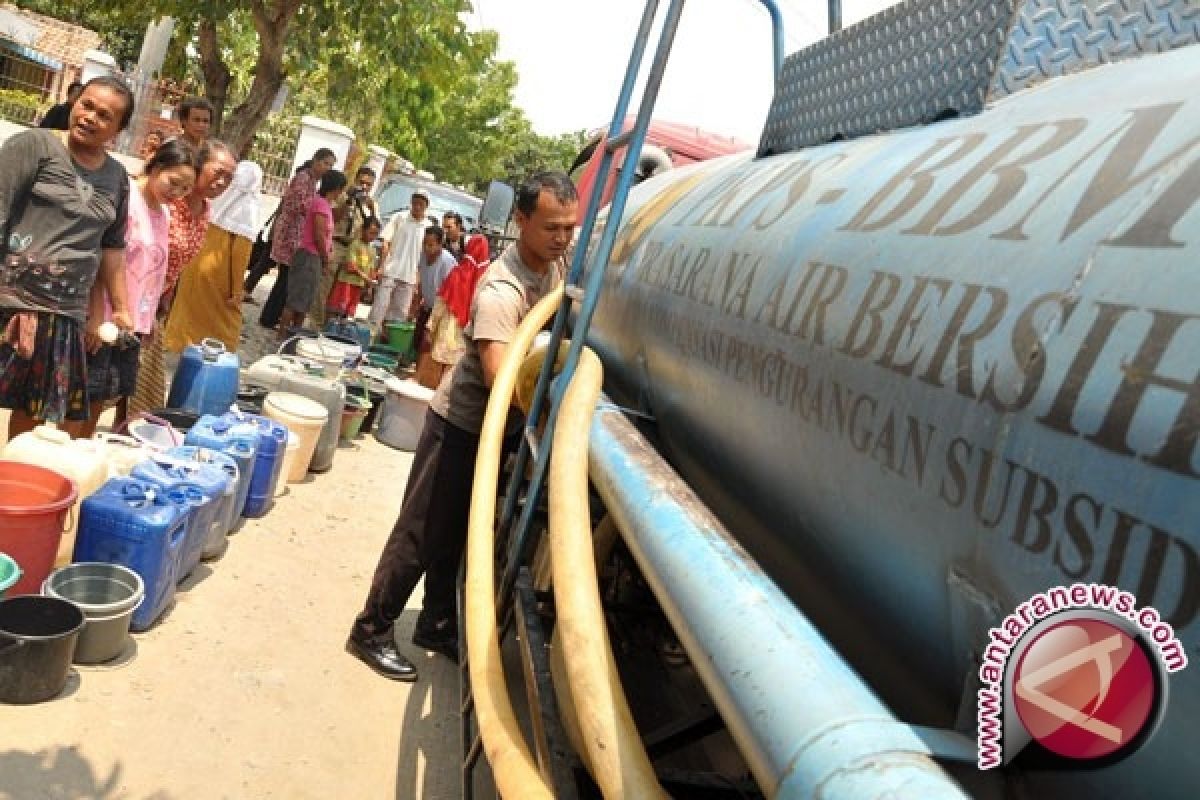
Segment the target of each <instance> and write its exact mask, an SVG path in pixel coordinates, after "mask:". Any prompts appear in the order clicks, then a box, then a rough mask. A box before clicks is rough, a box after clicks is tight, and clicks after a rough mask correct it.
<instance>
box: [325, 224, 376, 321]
mask: <svg viewBox="0 0 1200 800" xmlns="http://www.w3.org/2000/svg"><path fill="white" fill-rule="evenodd" d="M382 227H383V225H382V224H381V223H380V222H379V220H378V219H376V218H375V217H371V218H370V219H368V220H367V221H366V222H365V223H364V224H363V226H362V229H361V230H359V232H358V241H356V242H354V243H353V244H352V245H351V246H350V247H349V248H347V249H346V251H345V255H344V256H342V261H341V263H340V264H339V269H338V274H337V280H336V281H335V282H334V284H333V289H332V290H331V291H330V292H329V314H330V316H337V317H342V318H344V319H354V317H355V316H356V315H357V314H358V303H359V300H360V299H361V298H362V292H363V289H364V288H366V287H367V286H369V285H370V284H372V283H373V282H374V281H375V280H376V279H377V278H378V277H379V264H378V259H377V258H376V254H375V248H374V247H372V246H371V243H372V242H374V241H375V239H376V238H377V237H378V236H379V231H380V230H381V229H382ZM334 252H335V253H336V252H337V250H336V248H335V250H334Z"/></svg>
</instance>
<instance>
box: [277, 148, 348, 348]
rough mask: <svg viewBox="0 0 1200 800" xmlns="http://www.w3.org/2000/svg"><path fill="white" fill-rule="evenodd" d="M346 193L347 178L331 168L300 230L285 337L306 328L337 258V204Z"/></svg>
mask: <svg viewBox="0 0 1200 800" xmlns="http://www.w3.org/2000/svg"><path fill="white" fill-rule="evenodd" d="M345 191H346V175H345V173H343V172H340V171H338V170H336V169H331V170H329V171H328V172H326V173H325V174H324V175H322V176H321V185H320V187H319V189H318V191H317V195H316V197H314V198H313V199H312V200H310V201H309V203H308V214H307V215H306V216H305V219H304V226H303V227H302V228H301V229H300V243H299V244H298V245H297V246H296V251H295V252H294V253H293V254H292V266H291V269H290V270H289V271H288V293H287V307H286V311H285V312H284V319H283V330H284V334H283V335H284V336H287V335H288V334H287V331H289V330H291V329H293V328H300V327H303V326H304V316H305V315H306V314H307V313H308V309H309V306H311V305H312V302H313V295H314V294H316V292H317V287H318V286H319V285H320V282H321V273H322V272H323V271H324V270H327V269H329V268H330V259H332V257H333V204H334V203H336V202H337V201H338V198H339V197H341V196H342V193H343V192H345Z"/></svg>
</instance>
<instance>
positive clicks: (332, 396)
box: [279, 374, 346, 472]
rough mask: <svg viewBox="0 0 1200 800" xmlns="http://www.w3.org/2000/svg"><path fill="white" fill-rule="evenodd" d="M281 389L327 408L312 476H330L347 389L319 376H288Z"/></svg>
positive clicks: (311, 463) (310, 470)
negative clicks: (323, 473) (325, 474)
mask: <svg viewBox="0 0 1200 800" xmlns="http://www.w3.org/2000/svg"><path fill="white" fill-rule="evenodd" d="M279 388H280V389H281V390H282V391H285V392H292V393H293V394H298V395H303V396H304V397H307V398H308V399H310V400H315V401H316V402H318V403H320V404H321V405H322V406H324V408H325V411H326V412H327V417H326V419H325V428H324V430H322V431H321V438H320V439H318V440H317V449H316V450H314V451H313V456H312V461H311V462H310V463H309V464H308V471H309V472H328V471H329V470H331V469H333V457H334V456H335V455H336V454H337V447H338V432H339V431H340V430H341V427H342V407H343V406H345V404H346V387H345V385H344V384H342V383H340V382H338V381H332V380H329V379H328V378H322V377H320V376H317V375H302V374H297V375H286V376H284V379H283V382H282V383H281V384H280V386H279Z"/></svg>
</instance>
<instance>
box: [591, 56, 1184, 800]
mask: <svg viewBox="0 0 1200 800" xmlns="http://www.w3.org/2000/svg"><path fill="white" fill-rule="evenodd" d="M1197 86H1200V47H1197V46H1191V47H1183V48H1181V49H1178V50H1175V51H1172V52H1167V53H1163V54H1160V55H1153V56H1147V57H1144V58H1141V59H1137V60H1133V61H1129V62H1125V63H1120V64H1113V65H1108V66H1103V67H1100V68H1097V69H1094V70H1090V71H1087V72H1083V73H1081V74H1077V75H1069V76H1067V77H1063V78H1060V79H1058V80H1055V81H1052V82H1049V83H1046V84H1043V85H1041V86H1038V87H1037V88H1035V89H1031V90H1029V91H1026V92H1022V93H1018V94H1013V95H1011V96H1008V97H1005V98H1003V99H1000V100H998V101H996V102H994V103H993V104H992V105H991V106H990V107H988V108H987V109H985V110H984V111H983V112H982V113H981V114H979V115H978V116H973V117H968V118H962V119H952V120H947V121H944V122H939V123H936V124H932V125H927V126H924V127H918V128H908V129H904V130H900V131H897V132H894V133H891V134H886V135H875V136H865V137H863V138H860V139H856V140H853V141H846V142H834V143H830V144H824V145H819V146H813V147H808V148H806V149H802V150H799V151H797V152H793V153H787V154H783V155H776V156H771V157H766V158H761V159H757V160H751V158H750V157H749V156H733V157H729V158H726V159H722V160H719V161H712V162H706V163H703V164H698V165H693V166H691V167H687V168H684V169H679V170H674V171H671V172H669V173H667V174H666V175H664V176H661V177H658V178H655V179H653V180H651V181H649V182H647V183H645V184H643V185H641V186H639V187H638V188H636V189H635V190H634V192H633V193H632V195H631V198H630V203H629V206H628V208H627V212H626V217H625V222H624V224H623V228H622V231H621V234H620V236H619V238H618V240H617V243H616V248H615V250H614V257H613V262H612V264H611V266H610V267H609V271H608V274H607V277H606V284H605V287H604V293H603V295H602V296H601V298H600V302H599V306H598V309H597V313H596V316H595V319H594V322H593V325H592V329H591V334H590V336H589V343H590V344H591V345H592V346H593V347H594V348H595V349H596V350H597V352H598V353H599V354H600V355H601V357H602V359H603V361H604V363H605V367H606V386H607V389H608V391H610V393H612V394H613V395H614V396H615V398H616V399H618V400H620V401H621V402H624V403H626V404H628V405H631V406H635V407H639V408H641V409H642V410H643V411H645V412H648V413H649V414H652V415H653V417H654V420H655V424H654V426H653V433H654V438H655V441H657V442H659V443H660V444H661V447H662V451H663V453H664V454H665V455H666V456H667V457H668V459H669V460H670V461H671V462H672V464H673V465H674V466H675V467H676V469H678V470H679V471H680V473H681V474H682V475H683V476H684V477H685V478H686V479H687V480H688V483H689V484H690V485H691V486H692V487H693V488H695V490H696V491H697V493H698V494H699V495H700V496H701V497H702V498H703V499H704V501H705V502H706V503H707V504H708V505H709V506H710V507H711V508H712V509H713V510H714V511H715V512H716V514H717V515H718V516H719V517H720V519H721V520H722V521H723V522H724V523H725V525H726V526H728V528H729V529H730V530H731V531H733V532H734V533H735V534H736V535H737V536H738V538H739V540H740V542H741V543H742V544H743V545H744V546H745V547H746V548H747V549H748V550H749V551H750V552H751V553H752V554H753V555H754V556H755V558H756V559H757V561H758V563H759V564H761V565H762V566H763V568H764V569H765V570H766V571H767V572H768V573H769V574H770V575H771V576H772V577H773V578H774V579H775V580H776V581H777V582H778V584H779V585H780V586H781V587H782V588H783V589H784V590H785V591H786V592H787V594H788V595H789V596H790V597H791V599H792V600H793V601H794V602H795V603H796V604H797V605H798V606H799V607H800V608H801V609H802V610H803V611H804V612H805V613H806V614H807V615H809V616H810V618H811V619H813V620H814V621H815V622H816V623H817V624H818V626H819V627H820V629H821V630H822V632H823V633H824V634H825V635H826V636H828V637H829V638H830V640H831V641H832V642H833V643H834V645H835V646H836V647H837V648H838V650H839V651H840V652H842V653H843V654H844V655H845V656H846V657H847V658H848V659H849V661H850V662H851V663H852V664H853V666H854V667H855V668H857V670H858V671H859V672H861V673H862V674H863V675H864V676H865V677H866V679H867V680H868V681H869V683H870V684H871V685H872V686H873V687H875V688H876V689H877V691H879V692H880V693H881V694H882V696H883V697H884V699H885V700H886V701H887V702H888V704H889V705H890V706H891V707H892V708H893V709H894V710H895V711H896V712H897V714H898V715H899V716H900V717H901V719H903V720H904V721H907V722H911V723H917V724H925V725H932V726H938V727H943V728H948V727H952V726H953V725H954V723H955V720H956V719H964V718H965V719H970V720H973V719H974V714H975V712H974V709H973V703H974V701H975V696H976V695H975V690H976V689H977V688H978V679H977V677H976V676H977V673H978V667H979V663H980V661H981V659H982V656H983V652H984V649H985V646H986V645H987V643H988V638H987V637H988V630H989V628H991V627H993V626H995V625H997V624H998V623H1000V621H1001V620H1002V619H1003V617H1004V616H1005V615H1006V614H1008V613H1009V612H1011V611H1013V609H1015V608H1016V607H1017V606H1018V604H1019V603H1021V602H1022V601H1024V600H1027V599H1029V598H1030V597H1031V596H1032V595H1033V594H1035V593H1037V592H1041V591H1043V590H1046V589H1049V588H1051V587H1055V586H1060V585H1070V584H1072V583H1075V582H1078V581H1082V582H1086V583H1092V582H1094V583H1102V584H1109V585H1112V586H1118V587H1121V588H1123V589H1127V590H1129V591H1130V592H1133V593H1134V594H1136V596H1137V600H1138V602H1139V604H1140V605H1152V606H1154V607H1156V608H1157V609H1158V610H1159V611H1161V613H1162V615H1163V617H1164V618H1165V619H1166V620H1167V621H1168V622H1169V623H1170V625H1171V626H1173V628H1174V630H1175V632H1176V634H1177V635H1178V637H1179V638H1180V640H1181V641H1182V643H1183V645H1184V648H1185V649H1186V651H1187V653H1188V654H1189V655H1190V656H1191V658H1192V659H1193V660H1196V659H1197V656H1200V621H1198V620H1197V612H1198V611H1200V556H1198V555H1197V549H1198V548H1200V484H1198V482H1197V479H1198V478H1200V455H1198V453H1197V440H1198V439H1200V375H1198V366H1197V361H1196V353H1197V352H1200V270H1198V269H1197V266H1198V265H1200V204H1198V203H1197V198H1198V197H1200V93H1197V91H1196V87H1197ZM763 646H764V655H763V657H764V658H769V652H770V649H769V643H767V642H764V643H763ZM1198 719H1200V669H1198V668H1197V667H1196V666H1195V665H1193V666H1192V667H1189V668H1188V669H1185V670H1183V671H1182V672H1179V673H1175V674H1173V675H1172V676H1171V677H1170V698H1169V705H1168V706H1167V709H1166V716H1165V719H1164V721H1163V724H1162V727H1161V728H1160V729H1159V731H1158V732H1157V734H1156V735H1155V736H1154V738H1153V739H1152V740H1151V741H1150V742H1149V744H1147V745H1146V746H1145V747H1144V748H1143V749H1141V750H1140V751H1138V752H1137V753H1135V754H1134V755H1132V756H1131V757H1129V758H1128V759H1126V760H1124V761H1122V762H1120V763H1117V764H1113V765H1111V766H1106V767H1103V768H1095V769H1090V770H1088V771H1086V772H1070V773H1068V772H1064V771H1061V770H1044V771H1030V772H1026V773H1023V774H1021V775H1020V776H1017V777H1014V776H1012V775H1005V773H1004V772H1000V773H997V774H995V775H991V774H989V776H988V777H989V778H991V779H994V780H1000V781H1002V780H1005V778H1006V777H1014V780H1015V781H1016V782H1017V784H1020V785H1022V786H1024V787H1026V791H1028V792H1029V796H1047V797H1049V796H1061V797H1068V796H1081V795H1080V794H1079V792H1080V791H1086V792H1087V793H1088V796H1108V797H1155V798H1164V797H1190V796H1193V795H1194V791H1195V789H1194V787H1195V786H1196V785H1197V784H1198V783H1200V764H1198V763H1197V761H1196V760H1195V759H1194V758H1192V757H1191V750H1192V742H1193V741H1194V739H1195V735H1196V732H1197V722H1196V720H1198ZM1014 785H1015V784H1014Z"/></svg>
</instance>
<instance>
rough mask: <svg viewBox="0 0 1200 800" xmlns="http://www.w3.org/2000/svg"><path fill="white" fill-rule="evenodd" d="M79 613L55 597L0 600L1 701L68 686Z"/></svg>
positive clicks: (38, 696) (36, 697)
mask: <svg viewBox="0 0 1200 800" xmlns="http://www.w3.org/2000/svg"><path fill="white" fill-rule="evenodd" d="M84 622H85V619H84V616H83V612H82V611H80V610H79V607H78V606H76V605H75V604H74V603H72V602H69V601H67V600H62V599H60V598H58V597H45V596H42V595H36V594H29V595H21V596H19V597H10V598H8V599H7V600H0V703H40V702H42V701H43V700H49V699H50V698H52V697H56V696H58V695H59V694H60V693H61V692H62V690H63V687H64V686H66V685H67V672H68V671H69V670H70V668H71V659H72V658H74V656H75V642H76V641H77V640H78V639H79V632H80V631H82V630H83V625H84Z"/></svg>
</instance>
